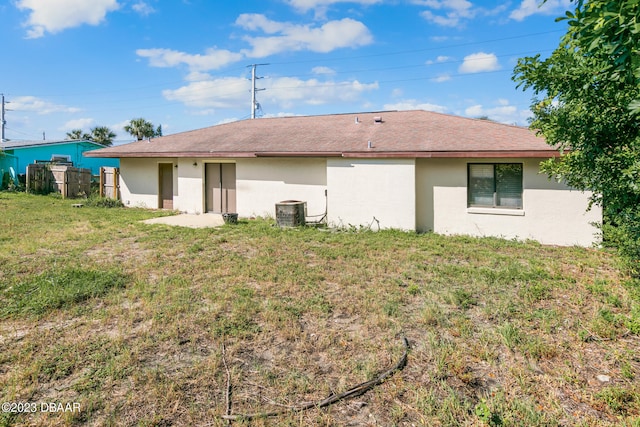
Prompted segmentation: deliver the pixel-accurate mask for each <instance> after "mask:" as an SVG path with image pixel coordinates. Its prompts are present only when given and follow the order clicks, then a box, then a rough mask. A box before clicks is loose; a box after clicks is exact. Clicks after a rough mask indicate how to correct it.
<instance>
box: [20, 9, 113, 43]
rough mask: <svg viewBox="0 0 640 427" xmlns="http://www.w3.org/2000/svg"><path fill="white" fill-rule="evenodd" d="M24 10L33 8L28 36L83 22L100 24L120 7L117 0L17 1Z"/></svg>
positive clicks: (29, 19) (35, 35) (26, 24)
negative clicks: (109, 13) (108, 14)
mask: <svg viewBox="0 0 640 427" xmlns="http://www.w3.org/2000/svg"><path fill="white" fill-rule="evenodd" d="M16 6H17V7H18V9H21V10H30V11H31V12H30V14H29V18H28V19H27V22H26V23H25V26H26V27H28V30H27V37H28V38H39V37H42V36H44V34H45V32H49V33H51V34H55V33H58V32H60V31H63V30H65V29H67V28H73V27H78V26H80V25H83V24H89V25H98V24H100V23H101V22H102V21H104V19H105V16H106V15H107V13H108V12H112V11H114V10H117V9H118V8H120V5H119V4H118V1H117V0H91V1H86V0H46V1H44V0H16Z"/></svg>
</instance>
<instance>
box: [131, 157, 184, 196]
mask: <svg viewBox="0 0 640 427" xmlns="http://www.w3.org/2000/svg"><path fill="white" fill-rule="evenodd" d="M176 162H177V160H176V159H135V158H123V159H120V194H121V198H122V203H124V204H125V206H131V207H143V208H151V209H155V208H157V207H158V189H159V176H158V164H159V163H172V164H173V165H174V166H175V164H176ZM175 171H176V169H175V167H174V174H173V194H174V199H175V197H176V194H177V193H178V186H177V183H178V180H177V173H176V172H175Z"/></svg>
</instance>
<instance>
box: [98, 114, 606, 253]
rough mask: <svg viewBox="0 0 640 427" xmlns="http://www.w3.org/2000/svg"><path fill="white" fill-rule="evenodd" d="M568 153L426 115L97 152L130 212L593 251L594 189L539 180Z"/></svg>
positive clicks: (498, 128) (325, 120)
mask: <svg viewBox="0 0 640 427" xmlns="http://www.w3.org/2000/svg"><path fill="white" fill-rule="evenodd" d="M558 155H559V153H558V152H557V151H556V150H554V149H552V147H549V146H548V145H547V144H546V143H545V141H544V139H543V138H541V137H538V136H536V135H535V133H534V132H531V131H530V130H528V129H526V128H522V127H517V126H509V125H504V124H499V123H495V122H491V121H487V120H476V119H468V118H463V117H456V116H451V115H445V114H439V113H434V112H427V111H390V112H376V113H359V114H333V115H324V116H307V117H281V118H262V119H256V120H245V121H238V122H234V123H227V124H222V125H217V126H212V127H208V128H204V129H199V130H193V131H189V132H183V133H178V134H174V135H168V136H163V137H160V138H155V139H151V140H144V141H137V142H133V143H130V144H125V145H120V146H117V147H110V148H105V149H102V150H96V151H92V152H90V153H87V156H90V157H114V158H119V159H120V179H121V181H120V190H121V194H122V201H123V203H124V204H125V205H126V206H140V207H149V208H167V209H176V210H179V211H184V212H188V213H196V214H197V213H203V212H221V213H224V212H234V213H238V214H239V215H240V216H244V217H249V216H265V215H266V216H273V215H274V212H275V205H276V203H278V202H281V201H285V200H301V201H305V202H306V203H307V214H308V215H309V216H311V215H320V214H324V213H326V218H327V221H328V223H329V224H330V225H335V226H350V225H355V226H359V225H370V224H373V225H374V227H376V228H377V227H378V225H379V226H380V227H381V228H397V229H403V230H416V231H420V232H422V231H433V232H436V233H442V234H465V235H474V236H498V237H505V238H517V239H533V240H537V241H540V242H542V243H545V244H558V245H582V246H589V245H591V244H593V243H594V242H595V241H597V238H596V233H597V227H596V226H595V225H594V224H597V223H599V222H600V221H601V218H602V213H601V210H600V209H599V208H598V207H593V208H592V209H591V210H587V208H588V204H589V202H588V198H589V196H590V194H589V193H583V192H580V191H576V190H574V189H572V188H570V187H568V186H567V185H565V184H564V183H558V182H556V181H554V180H549V179H548V178H547V176H546V175H544V174H540V172H539V168H540V162H541V161H543V160H546V159H548V158H550V157H554V156H558Z"/></svg>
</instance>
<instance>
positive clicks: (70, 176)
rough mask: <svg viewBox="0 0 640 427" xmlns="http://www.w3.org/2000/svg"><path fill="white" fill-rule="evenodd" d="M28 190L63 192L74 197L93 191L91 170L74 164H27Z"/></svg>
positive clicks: (32, 191) (66, 195) (34, 191)
mask: <svg viewBox="0 0 640 427" xmlns="http://www.w3.org/2000/svg"><path fill="white" fill-rule="evenodd" d="M26 184H27V185H26V186H27V192H30V193H51V192H53V191H55V192H58V193H60V194H62V197H64V198H67V197H70V198H74V197H78V196H88V195H89V193H90V192H91V170H90V169H78V168H74V167H72V166H61V165H46V164H31V165H28V166H27V182H26Z"/></svg>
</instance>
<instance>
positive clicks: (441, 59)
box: [426, 55, 453, 65]
mask: <svg viewBox="0 0 640 427" xmlns="http://www.w3.org/2000/svg"><path fill="white" fill-rule="evenodd" d="M450 61H453V58H452V57H450V56H444V55H440V56H438V57H437V58H436V59H435V60H433V59H429V60H428V61H427V62H426V64H427V65H433V64H442V63H443V62H450Z"/></svg>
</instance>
